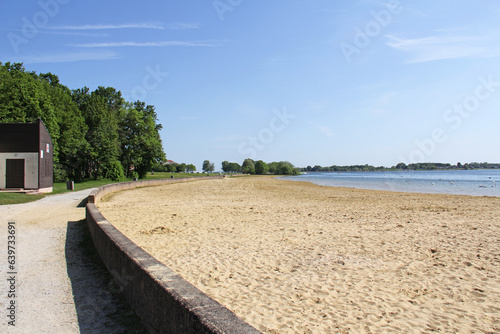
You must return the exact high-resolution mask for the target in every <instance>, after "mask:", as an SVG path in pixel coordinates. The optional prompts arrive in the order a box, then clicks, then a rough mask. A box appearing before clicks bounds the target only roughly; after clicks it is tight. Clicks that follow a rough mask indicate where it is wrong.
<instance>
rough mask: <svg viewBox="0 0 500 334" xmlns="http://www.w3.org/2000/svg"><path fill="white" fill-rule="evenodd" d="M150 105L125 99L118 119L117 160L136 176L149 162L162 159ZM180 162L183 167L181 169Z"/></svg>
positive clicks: (146, 169) (159, 139) (158, 134)
mask: <svg viewBox="0 0 500 334" xmlns="http://www.w3.org/2000/svg"><path fill="white" fill-rule="evenodd" d="M157 120H158V119H157V114H156V111H155V109H154V107H153V106H150V105H146V104H145V103H144V102H140V101H136V102H134V103H132V104H131V103H127V105H126V108H125V109H124V111H123V115H122V119H121V122H120V129H121V131H120V141H121V161H122V163H123V165H124V166H125V169H126V170H127V171H129V173H130V171H131V170H132V169H133V170H135V171H136V172H137V173H138V175H139V177H140V178H143V177H145V176H146V174H147V172H148V171H150V170H151V169H152V167H153V165H155V164H157V163H159V162H162V161H164V160H165V159H166V157H165V153H164V152H163V147H162V142H161V138H160V130H161V129H162V126H161V125H160V124H157V123H156V122H157ZM185 168H186V167H185V165H184V169H185Z"/></svg>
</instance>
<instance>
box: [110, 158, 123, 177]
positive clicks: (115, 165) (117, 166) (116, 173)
mask: <svg viewBox="0 0 500 334" xmlns="http://www.w3.org/2000/svg"><path fill="white" fill-rule="evenodd" d="M106 178H107V179H109V180H112V181H122V180H123V179H125V173H124V172H123V166H122V164H121V163H120V161H118V160H115V161H112V162H111V163H110V165H109V167H108V168H107V169H106Z"/></svg>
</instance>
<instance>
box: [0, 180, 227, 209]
mask: <svg viewBox="0 0 500 334" xmlns="http://www.w3.org/2000/svg"><path fill="white" fill-rule="evenodd" d="M209 175H219V174H218V173H211V174H209ZM172 176H174V178H176V179H177V178H181V177H194V176H199V177H202V176H207V174H202V173H154V175H151V174H150V173H149V174H148V175H147V176H146V179H167V178H168V179H170V178H171V177H172ZM124 181H132V179H126V180H124ZM111 183H116V181H111V180H106V179H104V180H88V181H83V182H78V183H76V182H75V190H74V191H80V190H85V189H90V188H98V187H102V186H104V185H106V184H111ZM66 192H69V190H67V189H66V182H60V183H54V189H53V191H52V192H51V193H49V194H44V195H27V194H17V193H0V205H9V204H21V203H28V202H33V201H37V200H39V199H41V198H44V197H45V196H50V195H56V194H62V193H66Z"/></svg>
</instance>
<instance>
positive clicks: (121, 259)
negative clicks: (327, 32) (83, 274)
mask: <svg viewBox="0 0 500 334" xmlns="http://www.w3.org/2000/svg"><path fill="white" fill-rule="evenodd" d="M216 178H221V176H219V177H216ZM203 179H206V178H203V177H194V178H183V179H163V180H145V181H136V182H125V183H118V184H111V185H107V186H104V187H101V188H99V189H97V190H94V191H93V192H92V193H91V194H90V195H89V197H88V203H87V206H86V217H87V224H88V226H89V230H90V233H91V235H92V239H93V241H94V245H95V247H96V249H97V251H98V252H99V255H100V257H101V259H102V260H103V262H104V264H105V265H106V266H107V268H108V270H109V272H110V273H111V274H112V275H113V277H114V278H115V279H116V281H117V282H118V283H119V285H120V289H121V290H122V293H123V294H124V296H125V298H126V299H127V301H128V302H129V303H130V305H131V306H132V308H133V309H134V310H135V312H136V313H137V314H138V315H139V317H140V318H141V319H142V322H143V324H144V325H145V327H146V328H147V329H148V330H149V331H150V332H151V333H182V334H185V333H238V334H239V333H252V334H253V333H260V332H259V331H257V330H256V329H255V328H253V327H252V326H250V325H249V324H247V323H246V322H244V321H243V320H241V319H240V318H238V317H237V316H236V315H235V314H234V313H233V312H231V311H230V310H228V309H227V308H225V307H224V306H222V305H221V304H219V303H218V302H216V301H215V300H213V299H211V298H210V297H208V296H207V295H205V294H204V293H203V292H201V291H200V290H198V289H197V288H196V287H194V286H193V285H191V284H190V283H189V282H187V281H186V280H184V279H183V278H182V277H181V276H179V275H177V274H176V273H175V272H173V271H172V270H170V269H169V268H167V267H166V266H165V265H163V264H162V263H160V262H159V261H158V260H156V259H155V258H154V257H152V256H151V255H149V254H148V253H147V252H145V251H144V250H143V249H142V248H140V247H139V246H137V245H136V244H135V243H133V242H132V241H131V240H130V239H129V238H127V237H126V236H125V235H123V234H122V233H121V232H120V231H119V230H117V229H116V228H115V227H114V226H113V225H112V224H111V223H110V222H108V221H107V220H106V218H104V216H103V215H102V214H101V213H100V212H99V210H98V209H97V206H96V203H97V202H98V201H99V200H100V199H101V198H102V197H103V196H104V195H106V194H109V193H112V192H115V191H121V190H126V189H132V188H136V187H144V186H153V185H160V184H166V183H177V182H189V181H195V180H203Z"/></svg>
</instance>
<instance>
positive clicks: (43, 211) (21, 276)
mask: <svg viewBox="0 0 500 334" xmlns="http://www.w3.org/2000/svg"><path fill="white" fill-rule="evenodd" d="M91 191H92V189H88V190H84V191H79V192H71V193H65V194H62V195H54V196H47V197H45V198H43V199H41V200H39V201H35V202H31V203H26V204H16V205H6V206H0V282H1V283H0V296H1V297H0V302H1V310H0V317H1V321H0V333H52V334H54V333H65V334H66V333H102V332H107V333H126V332H128V333H138V332H139V333H140V332H143V329H141V328H140V326H139V325H138V321H137V319H136V318H135V316H134V315H133V313H132V312H131V311H130V309H128V306H127V305H126V303H124V300H123V299H122V297H121V294H120V293H119V291H118V289H117V288H116V285H115V284H114V281H113V280H112V278H111V276H110V275H109V274H108V273H107V271H106V270H105V268H104V267H103V265H102V263H101V262H100V260H99V258H98V256H97V254H96V253H95V249H94V248H93V245H92V242H91V240H90V238H89V233H88V229H87V227H86V223H85V222H84V221H83V219H84V218H85V206H84V204H85V203H84V200H85V199H86V197H87V196H88V194H89V193H90V192H91ZM9 222H15V232H16V233H15V237H16V240H15V241H16V245H15V247H16V250H15V251H16V255H15V256H16V259H15V261H16V264H15V266H16V267H15V272H16V275H14V276H15V297H10V298H9V296H8V294H9V290H10V283H9V282H8V281H7V280H8V279H9V277H11V276H12V275H10V274H8V272H9V267H8V263H7V260H8V259H7V256H8V254H7V240H8V225H9ZM12 301H14V302H15V307H16V310H15V322H14V323H15V326H12V325H9V323H8V322H9V321H11V319H9V317H8V315H9V314H8V313H7V312H8V310H7V307H8V306H9V305H10V303H11V302H12Z"/></svg>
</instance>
